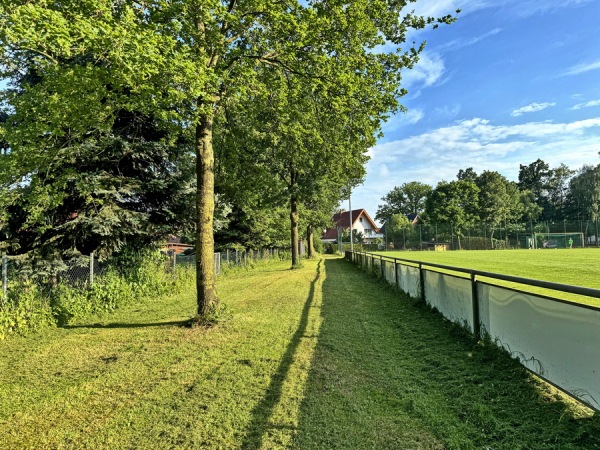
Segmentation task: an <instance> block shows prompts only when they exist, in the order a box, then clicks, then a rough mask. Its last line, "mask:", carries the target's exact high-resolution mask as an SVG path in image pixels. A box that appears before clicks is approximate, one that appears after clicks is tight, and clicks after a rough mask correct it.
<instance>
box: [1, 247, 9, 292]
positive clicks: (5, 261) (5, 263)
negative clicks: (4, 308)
mask: <svg viewBox="0 0 600 450" xmlns="http://www.w3.org/2000/svg"><path fill="white" fill-rule="evenodd" d="M7 284H8V258H7V257H6V255H2V294H3V296H4V297H6V290H7Z"/></svg>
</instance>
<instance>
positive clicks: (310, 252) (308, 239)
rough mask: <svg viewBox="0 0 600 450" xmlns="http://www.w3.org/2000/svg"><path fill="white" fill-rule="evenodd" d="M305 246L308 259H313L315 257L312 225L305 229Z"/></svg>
mask: <svg viewBox="0 0 600 450" xmlns="http://www.w3.org/2000/svg"><path fill="white" fill-rule="evenodd" d="M306 244H307V245H308V257H309V258H313V257H314V256H315V244H314V233H313V227H312V225H309V226H308V227H306Z"/></svg>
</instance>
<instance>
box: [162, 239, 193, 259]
mask: <svg viewBox="0 0 600 450" xmlns="http://www.w3.org/2000/svg"><path fill="white" fill-rule="evenodd" d="M188 248H193V246H192V245H186V244H182V243H181V238H180V237H177V236H169V239H168V241H167V242H166V243H165V244H163V245H162V246H161V251H163V252H164V253H166V254H167V255H172V254H175V255H179V254H181V253H183V252H184V251H186V250H187V249H188Z"/></svg>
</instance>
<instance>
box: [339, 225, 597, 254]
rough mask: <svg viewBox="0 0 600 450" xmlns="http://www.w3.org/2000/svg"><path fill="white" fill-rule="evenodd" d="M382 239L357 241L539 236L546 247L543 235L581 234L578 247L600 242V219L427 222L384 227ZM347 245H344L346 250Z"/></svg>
mask: <svg viewBox="0 0 600 450" xmlns="http://www.w3.org/2000/svg"><path fill="white" fill-rule="evenodd" d="M382 234H383V239H382V242H380V243H377V244H365V243H361V242H355V243H354V245H355V246H356V245H357V244H358V248H356V249H355V250H358V251H375V250H382V249H390V250H391V249H395V250H399V249H412V250H435V249H447V250H459V249H461V250H491V249H505V248H529V247H530V245H531V241H532V240H535V239H536V236H538V237H539V242H535V243H534V247H535V248H537V247H539V248H542V247H543V235H545V234H546V235H557V234H563V235H580V236H582V239H581V240H580V241H577V240H576V242H575V245H576V246H578V247H598V246H600V221H591V220H579V219H575V220H569V219H563V220H555V221H542V222H522V223H511V222H502V223H501V224H497V225H495V226H494V225H491V224H489V223H485V222H480V223H475V224H472V225H470V226H468V227H461V228H460V229H457V228H456V227H455V226H454V225H453V224H451V223H439V222H438V223H436V222H428V223H421V224H417V225H414V226H412V227H410V228H407V229H404V230H400V231H394V232H392V231H391V230H388V231H386V230H385V227H384V230H383V231H382ZM565 242H568V238H567V239H566V240H564V241H563V240H558V241H557V245H558V246H561V245H562V246H563V247H564V246H565ZM346 250H348V248H346V247H344V251H346Z"/></svg>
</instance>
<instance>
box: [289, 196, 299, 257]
mask: <svg viewBox="0 0 600 450" xmlns="http://www.w3.org/2000/svg"><path fill="white" fill-rule="evenodd" d="M290 229H291V239H292V268H294V267H298V266H300V252H299V251H298V244H299V241H298V199H297V198H296V196H295V195H292V196H291V197H290Z"/></svg>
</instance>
